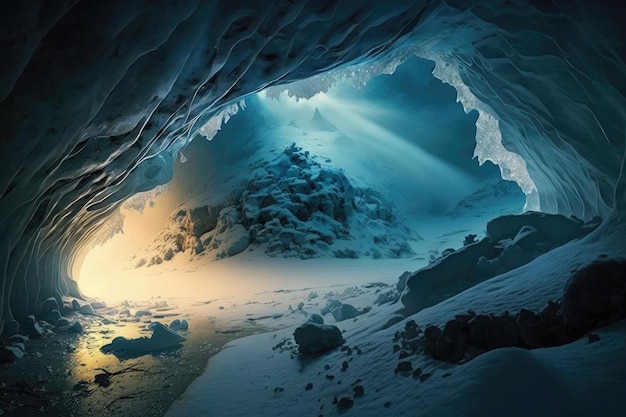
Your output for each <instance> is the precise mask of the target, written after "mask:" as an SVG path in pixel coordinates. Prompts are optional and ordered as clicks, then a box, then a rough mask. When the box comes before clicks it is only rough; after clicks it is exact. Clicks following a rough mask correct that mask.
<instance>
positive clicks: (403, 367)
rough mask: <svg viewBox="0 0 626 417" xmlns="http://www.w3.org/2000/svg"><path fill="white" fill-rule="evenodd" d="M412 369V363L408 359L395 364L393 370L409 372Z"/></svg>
mask: <svg viewBox="0 0 626 417" xmlns="http://www.w3.org/2000/svg"><path fill="white" fill-rule="evenodd" d="M412 370H413V365H412V364H411V362H409V361H403V362H400V363H399V364H398V366H396V369H395V372H396V373H397V372H401V373H404V372H411V371H412Z"/></svg>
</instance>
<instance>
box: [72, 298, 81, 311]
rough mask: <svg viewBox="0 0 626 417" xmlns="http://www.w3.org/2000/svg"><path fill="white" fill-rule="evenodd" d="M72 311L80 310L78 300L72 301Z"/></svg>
mask: <svg viewBox="0 0 626 417" xmlns="http://www.w3.org/2000/svg"><path fill="white" fill-rule="evenodd" d="M72 309H73V310H74V311H78V310H80V303H79V302H78V300H77V299H73V300H72Z"/></svg>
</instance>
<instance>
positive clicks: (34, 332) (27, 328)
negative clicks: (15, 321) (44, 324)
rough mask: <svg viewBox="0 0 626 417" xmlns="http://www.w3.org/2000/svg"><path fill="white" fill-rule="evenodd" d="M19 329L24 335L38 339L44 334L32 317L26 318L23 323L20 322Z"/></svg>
mask: <svg viewBox="0 0 626 417" xmlns="http://www.w3.org/2000/svg"><path fill="white" fill-rule="evenodd" d="M21 329H22V332H23V333H24V334H26V335H27V336H31V337H39V336H42V335H43V334H44V330H43V329H42V328H41V326H40V325H39V323H37V320H35V316H33V315H30V316H28V317H26V318H25V319H24V321H22V325H21Z"/></svg>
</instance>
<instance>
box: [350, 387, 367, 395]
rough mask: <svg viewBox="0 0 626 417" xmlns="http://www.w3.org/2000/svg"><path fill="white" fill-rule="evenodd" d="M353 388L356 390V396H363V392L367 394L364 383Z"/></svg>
mask: <svg viewBox="0 0 626 417" xmlns="http://www.w3.org/2000/svg"><path fill="white" fill-rule="evenodd" d="M352 390H353V391H354V397H355V398H358V397H362V396H363V394H365V388H363V385H357V386H356V387H354V388H352Z"/></svg>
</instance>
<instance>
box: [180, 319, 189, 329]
mask: <svg viewBox="0 0 626 417" xmlns="http://www.w3.org/2000/svg"><path fill="white" fill-rule="evenodd" d="M180 330H189V323H188V322H187V320H185V319H182V320H181V321H180Z"/></svg>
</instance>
